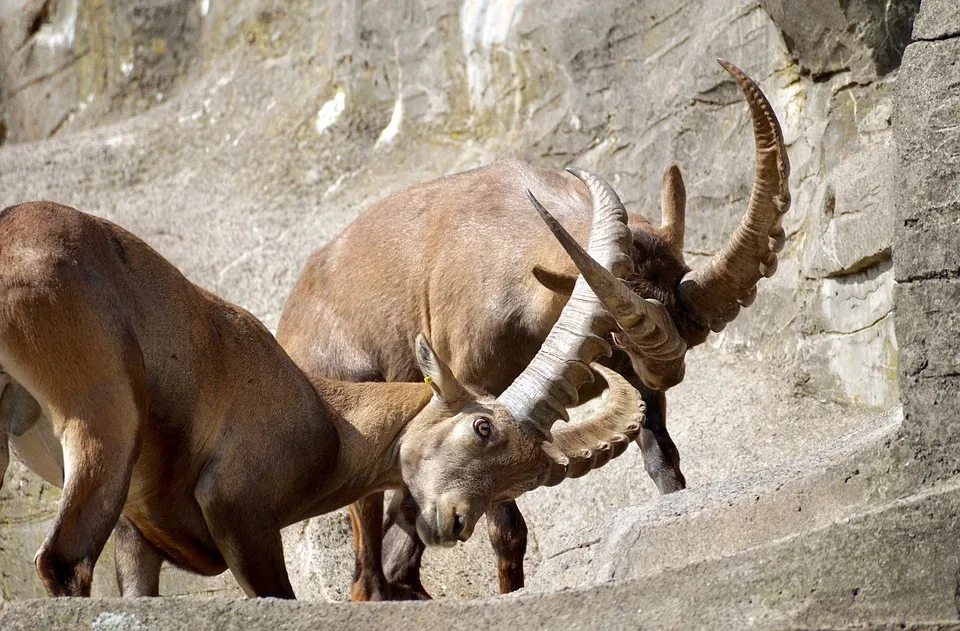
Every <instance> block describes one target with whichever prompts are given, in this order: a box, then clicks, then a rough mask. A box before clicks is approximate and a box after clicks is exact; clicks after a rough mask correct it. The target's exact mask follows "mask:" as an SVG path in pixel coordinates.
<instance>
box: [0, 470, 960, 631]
mask: <svg viewBox="0 0 960 631" xmlns="http://www.w3.org/2000/svg"><path fill="white" fill-rule="evenodd" d="M958 515H960V482H953V483H951V484H948V485H942V486H940V487H936V488H933V489H929V490H926V491H923V492H920V493H917V494H914V495H911V496H908V497H905V498H901V499H898V500H894V501H892V502H889V503H886V504H884V505H881V506H878V507H875V508H872V509H868V510H866V511H865V512H863V513H861V514H859V515H857V516H854V517H851V518H849V519H843V520H841V521H839V522H837V523H834V524H831V525H829V526H826V527H824V528H820V529H818V530H815V531H812V532H808V533H804V534H801V535H797V536H794V537H788V538H786V539H784V540H781V541H779V542H776V543H775V544H771V545H769V546H763V547H759V548H753V549H751V550H748V551H745V552H743V553H741V554H737V555H734V556H731V557H727V558H722V559H715V560H706V561H702V562H700V563H694V564H691V565H688V566H686V567H684V568H681V569H678V570H668V571H665V572H662V573H660V574H658V575H654V576H648V577H645V578H643V579H634V580H627V581H622V582H614V583H608V584H604V585H599V586H596V587H592V588H587V589H581V590H568V591H564V592H558V593H553V594H525V595H520V596H513V597H499V598H487V599H477V600H466V601H453V600H447V601H435V602H413V603H384V604H350V603H310V602H284V601H277V600H229V599H222V598H195V597H188V598H166V599H130V600H119V599H103V600H92V599H56V600H54V599H50V600H28V601H19V602H13V603H7V604H6V605H5V606H4V607H3V609H2V610H0V628H2V629H4V630H5V631H19V630H26V629H94V630H107V629H185V628H190V629H198V630H203V629H247V628H254V627H260V626H264V627H267V626H268V627H270V628H272V629H315V628H321V627H322V628H381V629H393V628H397V629H399V628H404V629H437V630H440V629H442V630H443V631H451V630H454V629H465V630H471V631H472V630H474V629H477V628H503V627H506V626H508V625H509V626H510V627H512V628H518V625H519V627H522V628H557V629H597V628H602V629H636V628H639V627H640V626H648V625H650V626H655V627H676V628H747V627H749V628H782V627H784V626H789V627H792V628H798V627H803V626H816V627H823V626H825V625H826V626H835V625H842V626H848V625H851V624H859V625H869V626H870V627H871V628H933V629H939V628H960V625H957V624H956V623H950V624H948V623H946V622H945V621H947V620H951V619H953V620H955V619H956V617H957V606H956V602H955V599H956V594H957V588H958V583H957V576H958V569H960V568H958V559H957V548H956V542H957V541H958V538H960V517H958ZM521 620H522V623H520V622H518V621H521ZM928 621H933V622H928ZM937 621H944V622H937Z"/></svg>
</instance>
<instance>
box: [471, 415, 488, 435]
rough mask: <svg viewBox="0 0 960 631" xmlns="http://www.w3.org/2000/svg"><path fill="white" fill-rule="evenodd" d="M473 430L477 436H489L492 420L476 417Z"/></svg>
mask: <svg viewBox="0 0 960 631" xmlns="http://www.w3.org/2000/svg"><path fill="white" fill-rule="evenodd" d="M473 431H475V432H476V433H477V436H479V437H481V438H487V437H488V436H490V421H489V420H487V419H485V418H478V419H474V421H473Z"/></svg>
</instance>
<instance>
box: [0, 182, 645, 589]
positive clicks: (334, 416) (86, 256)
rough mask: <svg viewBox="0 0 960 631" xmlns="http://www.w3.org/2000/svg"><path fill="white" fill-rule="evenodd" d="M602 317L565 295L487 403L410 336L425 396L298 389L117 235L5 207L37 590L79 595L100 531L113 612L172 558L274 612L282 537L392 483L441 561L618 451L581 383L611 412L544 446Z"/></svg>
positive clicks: (599, 220)
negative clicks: (41, 530) (42, 488)
mask: <svg viewBox="0 0 960 631" xmlns="http://www.w3.org/2000/svg"><path fill="white" fill-rule="evenodd" d="M584 177H585V178H586V179H587V181H588V182H589V183H590V186H591V189H592V191H593V192H594V197H595V199H596V200H597V204H596V214H595V220H594V228H593V237H592V238H591V246H590V253H591V255H593V256H595V257H596V258H597V260H599V261H600V262H602V263H603V264H604V265H605V266H607V267H608V268H614V267H615V266H617V265H622V261H623V259H625V258H626V253H625V249H626V244H627V242H628V240H629V236H628V231H627V228H626V216H625V214H624V213H622V209H621V208H619V207H618V206H617V204H615V203H613V202H612V201H611V196H610V195H609V194H606V193H605V192H604V191H605V190H606V185H605V184H604V183H602V182H600V181H599V180H597V179H595V178H592V176H587V175H584ZM530 214H531V215H532V214H533V213H532V211H531V213H530ZM544 218H545V219H546V220H549V219H550V218H549V216H548V215H546V214H545V215H544ZM562 236H563V235H562V231H561V237H562ZM575 255H578V256H582V253H576V252H575ZM603 313H604V312H603V310H602V309H601V308H600V306H599V303H598V301H597V298H596V296H595V295H594V293H593V292H592V291H591V290H590V289H589V288H588V287H587V286H586V284H584V282H583V281H578V285H577V289H576V290H575V291H574V294H573V297H572V298H571V299H570V302H569V303H568V305H567V307H566V309H565V310H564V313H563V315H561V317H560V320H559V321H558V322H557V326H556V328H555V330H554V331H553V332H552V333H551V334H550V336H549V337H548V339H547V342H546V343H545V344H544V347H543V350H542V352H541V353H540V354H538V355H537V356H536V357H533V359H532V360H531V364H530V368H529V369H528V370H526V371H524V372H523V373H522V374H520V375H519V376H518V377H517V378H516V380H514V381H513V383H512V384H510V387H509V388H507V389H506V390H505V391H504V392H503V393H502V395H501V396H500V397H499V398H493V397H489V396H486V395H483V394H474V393H473V392H471V391H470V390H468V389H467V388H465V387H464V386H462V385H461V384H460V382H459V381H458V380H457V378H456V377H454V373H453V372H451V370H450V369H449V368H448V367H447V365H446V364H445V363H444V362H443V361H441V359H440V358H439V357H438V356H437V354H435V353H434V351H433V349H432V348H431V346H430V344H429V343H428V342H427V341H426V339H425V338H423V337H422V336H421V337H417V338H416V339H411V340H410V344H409V347H408V348H407V349H406V352H407V353H408V354H409V355H411V359H412V358H413V355H414V354H416V360H415V363H416V365H418V366H419V367H420V370H421V371H422V372H423V374H424V375H425V376H426V381H427V382H428V383H429V385H427V384H425V383H365V384H364V383H347V382H338V381H333V380H329V379H326V378H323V377H316V376H311V377H308V376H307V375H305V374H304V373H303V372H301V371H300V370H299V369H298V368H297V366H296V365H295V364H294V362H293V361H292V360H291V359H290V358H289V357H288V356H287V355H286V353H284V351H283V350H282V349H281V347H280V345H279V344H278V343H277V342H276V341H275V340H274V338H273V337H272V336H271V335H270V333H269V332H268V331H267V330H266V328H264V327H263V326H262V325H261V324H260V322H259V321H257V320H256V318H254V317H253V316H251V315H250V314H249V313H247V312H246V311H244V310H242V309H240V308H238V307H236V306H234V305H231V304H229V303H227V302H225V301H223V300H221V299H219V298H217V297H216V296H214V295H212V294H210V293H209V292H207V291H204V290H203V289H200V288H198V287H197V286H195V285H193V284H192V283H190V282H189V281H188V280H187V279H186V278H184V276H183V275H182V274H180V272H178V271H177V269H176V268H175V267H174V266H173V265H171V264H170V263H169V262H167V261H166V260H165V259H164V258H163V257H162V256H160V255H159V254H158V253H157V252H155V251H154V250H153V249H151V248H150V247H149V246H148V245H146V244H145V243H144V242H143V241H141V240H139V239H138V238H136V237H135V236H133V235H131V234H130V233H128V232H126V231H125V230H123V229H121V228H119V227H118V226H116V225H114V224H112V223H110V222H108V221H106V220H103V219H99V218H96V217H93V216H90V215H86V214H83V213H81V212H79V211H76V210H73V209H71V208H67V207H64V206H60V205H57V204H53V203H50V202H33V203H28V204H22V205H19V206H14V207H10V208H7V209H6V210H3V211H2V212H0V445H2V451H0V454H2V460H0V464H2V469H3V470H0V480H2V475H3V472H4V471H5V469H6V465H7V463H8V444H10V445H12V447H13V451H14V453H15V454H17V455H18V456H19V457H20V458H21V459H22V460H23V461H24V462H25V463H26V464H27V465H28V466H29V467H30V468H31V469H33V470H34V471H35V472H37V473H38V474H40V475H41V476H43V477H44V478H46V479H47V480H48V481H49V482H51V483H53V484H56V485H60V486H62V487H63V494H62V496H61V499H60V504H59V509H58V512H57V515H56V519H55V521H54V525H53V528H52V530H51V531H50V533H49V535H48V536H47V538H46V540H45V541H44V543H43V544H42V546H41V547H40V550H39V551H38V552H37V555H36V557H35V563H36V567H37V570H38V572H39V574H40V577H41V579H42V580H43V583H44V585H45V586H46V588H47V590H48V591H49V592H50V593H51V594H53V595H88V594H89V593H90V585H91V580H92V574H93V568H94V565H95V563H96V560H97V558H98V556H99V555H100V552H101V550H102V548H103V545H104V543H105V542H106V540H107V537H108V536H109V535H110V532H111V530H114V528H116V532H117V577H118V583H119V585H120V590H121V593H122V594H124V595H156V594H157V593H158V589H159V575H160V566H161V564H162V562H163V561H169V562H171V563H174V564H176V565H178V566H180V567H183V568H186V569H188V570H191V571H193V572H197V573H200V574H206V575H210V574H217V573H220V572H223V571H224V570H225V569H227V568H229V569H230V570H231V571H232V572H233V575H234V576H235V577H236V579H237V581H238V583H239V584H240V585H241V587H242V588H243V590H244V591H245V592H246V593H247V594H248V595H251V596H253V595H256V596H279V597H293V595H294V594H293V590H292V588H291V585H290V581H289V579H288V577H287V572H286V568H285V566H284V558H283V548H282V545H281V539H280V529H281V528H283V527H284V526H286V525H288V524H292V523H294V522H297V521H300V520H303V519H306V518H308V517H311V516H314V515H318V514H320V513H324V512H328V511H331V510H334V509H336V508H339V507H342V506H345V505H347V504H349V503H351V502H355V501H357V500H359V499H360V498H362V497H364V496H366V495H368V494H370V493H372V492H382V491H383V490H384V489H388V488H397V487H401V486H403V487H406V488H408V489H409V491H410V493H412V496H413V497H414V498H415V501H416V502H417V506H418V507H419V511H418V513H417V514H416V516H415V522H416V530H417V532H418V533H419V536H420V537H421V538H422V539H423V540H425V541H426V542H428V543H431V544H448V543H449V544H452V543H453V542H455V541H456V540H458V539H459V540H465V539H466V538H468V537H469V536H470V534H471V533H472V531H473V528H474V525H475V523H476V521H477V519H478V518H479V517H480V515H481V514H482V513H483V512H484V510H485V509H486V508H487V506H488V505H489V504H490V503H491V502H495V501H503V500H506V499H509V498H513V497H517V496H518V495H520V494H521V493H523V492H525V491H527V490H530V489H532V488H535V487H537V486H539V485H544V484H556V483H558V482H559V481H561V480H562V479H563V478H565V477H568V476H576V475H581V474H582V473H584V472H586V471H587V470H589V469H590V468H593V467H595V466H599V465H602V464H603V463H604V462H606V460H608V459H609V457H610V456H611V455H612V454H614V453H619V452H622V451H623V450H624V449H625V448H626V446H627V444H628V443H629V441H630V440H631V439H632V438H633V437H635V436H636V434H637V432H638V431H639V429H640V423H641V420H642V410H643V407H642V402H641V401H640V399H639V397H638V396H637V395H636V394H635V391H634V390H633V388H632V387H630V385H629V384H628V383H627V382H626V381H625V380H624V379H623V378H622V377H620V376H619V375H617V374H616V373H613V372H611V371H609V370H607V369H605V368H602V367H600V366H595V368H594V371H597V372H599V373H600V374H601V375H602V377H603V378H604V380H605V381H606V382H607V383H608V384H609V385H610V387H611V389H612V390H613V391H615V396H613V397H611V398H610V400H609V402H608V404H607V405H605V406H604V407H603V409H601V410H600V411H599V412H598V413H597V414H596V415H595V416H594V417H593V418H591V419H589V420H588V421H587V422H586V423H585V424H583V425H580V426H575V427H569V428H563V429H559V430H558V431H555V432H551V426H552V425H553V424H554V422H555V421H556V420H557V419H558V418H559V417H561V416H563V415H565V407H566V406H569V405H571V404H573V403H575V399H576V389H577V388H578V387H579V386H580V385H581V384H582V383H584V382H585V381H587V380H590V379H591V377H592V374H593V372H592V371H591V369H590V368H589V367H588V366H587V364H588V363H590V362H592V361H593V360H594V359H596V358H597V357H599V356H600V355H602V354H605V353H607V352H609V350H610V349H609V346H608V345H607V344H606V342H604V341H603V339H602V338H601V337H598V335H597V334H600V335H604V334H605V333H606V331H607V330H609V324H605V323H607V322H608V318H607V316H605V315H603ZM605 327H606V328H605ZM595 331H596V333H595Z"/></svg>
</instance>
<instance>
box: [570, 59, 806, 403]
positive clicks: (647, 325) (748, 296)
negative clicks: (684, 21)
mask: <svg viewBox="0 0 960 631" xmlns="http://www.w3.org/2000/svg"><path fill="white" fill-rule="evenodd" d="M718 61H719V62H720V65H721V66H723V68H724V69H725V70H727V72H729V73H730V74H731V75H732V76H733V78H734V79H735V80H736V82H737V84H738V85H739V86H740V89H741V91H742V92H743V94H744V96H745V97H746V99H747V102H748V104H749V106H750V114H751V116H752V118H753V128H754V138H755V140H756V175H755V179H754V184H753V192H752V193H751V196H750V203H749V206H748V208H747V212H746V214H745V215H744V217H743V219H742V220H741V222H740V226H739V228H738V229H737V231H736V232H735V233H734V234H733V236H732V237H731V238H730V241H729V242H728V243H727V245H726V246H725V247H724V248H723V249H721V250H720V251H719V252H717V254H716V255H714V257H713V258H712V259H711V260H710V261H709V262H708V263H707V264H706V265H705V266H703V267H701V268H700V269H698V270H694V271H691V270H690V268H689V267H687V266H686V264H685V263H684V261H683V237H684V215H685V205H686V192H685V190H684V186H683V180H682V179H681V177H680V170H679V169H678V168H677V167H676V166H671V167H669V168H668V169H667V171H666V173H665V174H664V177H663V188H662V191H661V200H660V203H661V215H662V223H661V225H660V227H659V228H655V227H653V226H651V225H649V224H647V225H645V226H638V227H636V228H634V230H633V247H632V251H631V260H630V261H628V262H627V264H626V265H625V266H624V267H623V268H622V269H620V270H619V271H618V270H613V272H614V273H611V272H610V271H608V270H604V269H602V268H601V266H598V265H590V264H589V263H588V262H587V260H586V257H585V253H583V252H582V249H581V250H580V251H579V252H577V251H576V248H575V247H574V248H573V249H571V247H567V251H568V253H570V255H571V257H572V258H573V259H574V262H575V263H576V264H577V268H578V269H579V270H580V273H581V274H582V275H583V276H584V277H585V278H586V280H587V282H588V283H589V284H590V286H591V287H593V289H594V290H595V291H597V293H598V294H601V296H602V297H603V299H604V305H605V306H606V307H607V309H608V310H609V311H610V313H611V314H612V315H613V316H614V317H615V318H616V320H617V325H618V328H617V329H616V330H615V331H614V340H615V341H616V343H617V345H618V346H619V347H620V348H622V349H623V350H624V351H626V353H627V354H628V355H629V356H630V359H631V362H632V364H633V368H634V370H635V371H636V373H637V374H638V375H639V376H640V377H641V378H642V379H643V381H644V382H645V383H646V384H647V385H648V386H650V387H652V388H659V389H665V388H669V387H671V386H674V385H676V384H677V383H679V382H680V381H681V380H682V379H683V375H684V357H685V355H686V350H687V349H688V348H691V347H693V346H696V345H698V344H701V343H702V342H703V341H704V340H705V339H706V338H707V336H708V335H709V333H710V331H711V330H712V331H715V332H716V331H720V330H722V329H723V328H724V327H725V326H726V325H727V323H729V322H731V321H732V320H733V319H734V318H735V317H736V316H737V314H738V313H739V312H740V308H741V307H747V306H750V304H752V303H753V300H754V298H756V295H757V282H758V281H759V280H760V279H761V278H764V277H770V276H772V275H773V274H774V272H776V269H777V252H779V251H780V250H781V249H782V248H783V245H784V232H783V228H782V227H781V217H782V216H783V214H784V213H785V212H786V211H787V210H788V209H789V207H790V191H789V189H788V187H787V181H788V179H789V176H790V162H789V160H788V158H787V152H786V148H785V146H784V142H783V134H782V132H781V130H780V123H779V122H778V121H777V117H776V115H775V114H774V113H773V108H772V107H770V103H769V102H768V101H767V98H766V97H765V96H764V94H763V92H761V91H760V88H759V87H758V86H757V84H756V83H754V82H753V80H752V79H750V78H749V77H748V76H747V75H745V74H744V73H743V72H742V71H741V70H740V69H738V68H737V67H735V66H733V65H732V64H729V63H727V62H725V61H722V60H718ZM573 245H575V244H573ZM565 247H566V246H565ZM617 276H619V277H620V278H617ZM621 279H622V280H621ZM654 301H655V303H654Z"/></svg>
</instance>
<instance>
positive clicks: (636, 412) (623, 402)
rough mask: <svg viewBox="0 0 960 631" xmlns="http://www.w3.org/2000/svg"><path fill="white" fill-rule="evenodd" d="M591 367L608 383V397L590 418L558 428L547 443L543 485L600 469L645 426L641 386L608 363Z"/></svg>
mask: <svg viewBox="0 0 960 631" xmlns="http://www.w3.org/2000/svg"><path fill="white" fill-rule="evenodd" d="M590 368H591V369H592V370H593V371H594V372H595V373H597V374H599V375H600V376H601V377H602V378H603V380H604V381H606V382H607V387H608V389H607V399H606V401H605V402H604V404H603V405H602V406H601V408H600V409H599V410H597V412H596V413H595V414H594V415H593V416H591V417H590V418H589V419H587V420H585V421H584V422H582V423H579V424H577V425H571V426H569V427H562V428H560V429H558V430H557V431H555V432H554V433H553V442H551V443H545V444H544V445H543V450H544V453H545V454H546V456H547V459H548V466H547V470H546V474H545V475H544V478H543V480H542V481H541V485H542V486H554V485H556V484H559V483H560V482H562V481H563V480H565V479H567V478H579V477H580V476H582V475H586V474H587V473H589V472H590V471H593V470H594V469H599V468H600V467H602V466H604V465H605V464H607V463H608V462H610V461H611V460H613V459H614V458H616V457H617V456H619V455H620V454H622V453H623V452H625V451H626V450H627V447H628V446H629V445H630V443H631V442H632V441H633V440H634V439H635V438H636V437H637V436H638V435H639V434H640V430H641V429H642V427H643V422H644V419H645V414H646V407H645V406H644V403H643V399H642V398H640V393H639V392H637V389H636V388H634V387H633V386H632V385H630V382H628V381H627V380H626V379H624V378H623V377H622V376H621V375H619V374H618V373H616V372H614V371H613V370H611V369H609V368H606V367H605V366H601V365H599V364H591V365H590Z"/></svg>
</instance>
